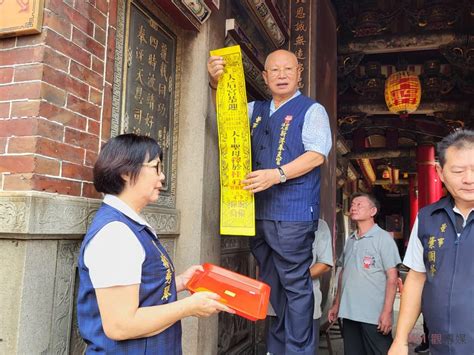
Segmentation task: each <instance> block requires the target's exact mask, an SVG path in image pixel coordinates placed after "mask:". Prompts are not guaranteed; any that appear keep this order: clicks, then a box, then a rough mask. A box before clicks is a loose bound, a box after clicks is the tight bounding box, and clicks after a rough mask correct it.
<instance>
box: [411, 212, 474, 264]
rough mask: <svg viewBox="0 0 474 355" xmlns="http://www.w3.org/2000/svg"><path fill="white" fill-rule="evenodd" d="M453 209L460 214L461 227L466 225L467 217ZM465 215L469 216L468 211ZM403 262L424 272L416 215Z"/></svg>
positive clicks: (421, 245)
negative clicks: (461, 219)
mask: <svg viewBox="0 0 474 355" xmlns="http://www.w3.org/2000/svg"><path fill="white" fill-rule="evenodd" d="M453 211H454V212H455V213H457V214H459V215H461V216H462V218H463V220H464V222H463V227H464V226H466V222H467V219H466V217H464V215H463V214H462V213H461V211H459V209H458V208H457V207H456V206H454V207H453ZM472 211H474V209H472V210H471V211H470V212H472ZM467 215H468V216H469V213H468V214H467ZM458 236H459V235H458ZM403 264H405V265H406V266H408V267H409V268H410V269H412V270H414V271H417V272H426V267H425V263H424V262H423V244H421V240H420V238H418V216H417V217H416V219H415V223H414V224H413V228H412V230H411V233H410V240H409V241H408V247H407V251H406V253H405V257H404V258H403Z"/></svg>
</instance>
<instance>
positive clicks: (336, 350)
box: [319, 294, 423, 355]
mask: <svg viewBox="0 0 474 355" xmlns="http://www.w3.org/2000/svg"><path fill="white" fill-rule="evenodd" d="M399 309H400V296H399V295H398V294H397V297H396V299H395V303H394V317H395V329H396V322H397V319H398V311H399ZM393 334H394V335H395V331H394V332H393ZM422 335H423V318H422V317H420V318H419V319H418V321H417V322H416V325H415V328H413V330H412V332H411V333H410V337H409V347H410V352H409V353H410V354H415V352H414V351H413V349H414V348H415V347H416V346H417V345H418V344H419V343H420V342H421V336H422ZM335 337H336V338H337V335H335ZM331 344H332V348H333V355H344V346H343V344H342V339H341V338H340V337H338V338H337V339H334V340H332V341H331ZM320 345H321V346H326V339H324V337H322V338H321V339H320ZM319 355H329V351H328V350H327V348H320V349H319Z"/></svg>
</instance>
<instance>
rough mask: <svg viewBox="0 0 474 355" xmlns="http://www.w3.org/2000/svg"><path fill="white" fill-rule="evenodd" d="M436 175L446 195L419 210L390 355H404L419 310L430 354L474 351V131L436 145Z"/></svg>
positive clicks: (456, 135)
mask: <svg viewBox="0 0 474 355" xmlns="http://www.w3.org/2000/svg"><path fill="white" fill-rule="evenodd" d="M438 158H439V165H437V166H436V169H437V172H438V175H439V177H440V179H441V181H443V183H444V185H445V187H446V189H447V190H448V192H449V195H448V196H447V197H445V198H443V199H441V200H439V201H438V202H435V203H433V204H431V205H429V206H426V207H424V208H422V209H421V210H420V211H419V213H418V217H417V219H416V221H415V223H414V225H413V230H412V232H411V236H410V241H409V243H408V249H407V252H406V255H405V259H404V260H403V263H404V264H405V265H406V266H408V267H409V268H410V269H411V270H410V271H409V273H408V275H407V279H406V281H405V285H404V288H403V293H402V304H401V310H400V316H399V319H398V325H397V334H396V336H395V340H394V343H393V345H392V347H391V349H390V352H389V354H391V355H399V354H408V335H409V333H410V331H411V329H412V328H413V326H414V324H415V322H416V320H417V318H418V316H419V315H420V311H423V317H424V319H425V321H426V325H427V326H428V328H429V329H430V339H429V342H430V352H431V354H433V355H441V354H451V355H464V354H472V351H473V349H474V323H473V318H472V317H473V314H474V300H473V299H474V282H473V275H474V212H473V211H474V131H470V130H460V131H457V132H454V133H452V134H450V135H449V136H447V137H445V138H444V139H443V140H442V141H441V142H440V143H439V144H438Z"/></svg>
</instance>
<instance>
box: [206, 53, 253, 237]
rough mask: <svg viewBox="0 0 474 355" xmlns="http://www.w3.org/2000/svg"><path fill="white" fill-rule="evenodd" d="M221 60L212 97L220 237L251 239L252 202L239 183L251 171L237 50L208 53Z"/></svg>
mask: <svg viewBox="0 0 474 355" xmlns="http://www.w3.org/2000/svg"><path fill="white" fill-rule="evenodd" d="M211 56H221V57H223V58H224V60H225V63H226V65H225V70H224V74H222V76H221V77H220V78H219V84H218V86H217V94H216V106H217V130H218V136H219V156H220V158H219V165H220V178H221V179H220V180H221V226H220V227H221V228H220V232H221V234H225V235H242V236H244V235H246V236H253V235H255V201H254V196H253V194H252V193H250V192H249V191H246V190H243V184H242V180H244V179H245V176H246V175H247V174H248V173H250V171H251V170H252V158H251V153H252V151H251V148H250V122H249V118H248V114H247V95H246V91H245V76H244V68H243V65H242V53H241V51H240V46H233V47H227V48H221V49H217V50H214V51H211Z"/></svg>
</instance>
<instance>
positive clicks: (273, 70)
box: [265, 67, 296, 78]
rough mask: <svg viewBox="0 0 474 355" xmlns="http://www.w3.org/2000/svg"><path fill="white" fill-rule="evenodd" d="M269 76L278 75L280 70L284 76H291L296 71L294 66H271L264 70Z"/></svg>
mask: <svg viewBox="0 0 474 355" xmlns="http://www.w3.org/2000/svg"><path fill="white" fill-rule="evenodd" d="M265 71H266V72H267V73H268V75H269V76H271V77H273V78H276V77H278V76H279V75H280V73H281V72H283V74H285V76H292V75H294V74H295V73H296V67H287V68H271V69H268V70H265Z"/></svg>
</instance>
